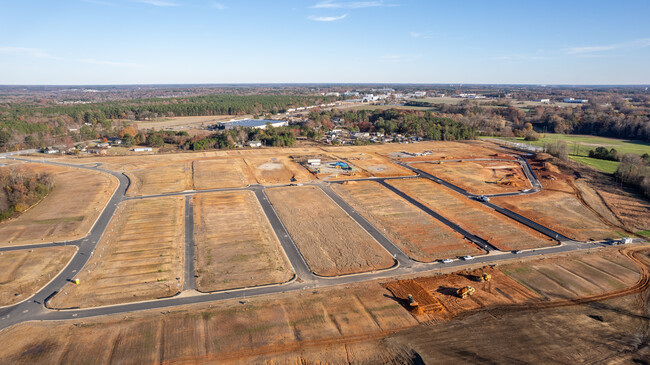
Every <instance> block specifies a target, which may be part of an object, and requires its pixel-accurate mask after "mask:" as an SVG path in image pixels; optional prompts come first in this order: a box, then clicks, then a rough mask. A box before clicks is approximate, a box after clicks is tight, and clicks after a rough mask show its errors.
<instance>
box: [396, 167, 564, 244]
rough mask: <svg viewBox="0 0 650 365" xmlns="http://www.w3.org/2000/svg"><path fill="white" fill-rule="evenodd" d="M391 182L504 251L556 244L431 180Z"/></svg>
mask: <svg viewBox="0 0 650 365" xmlns="http://www.w3.org/2000/svg"><path fill="white" fill-rule="evenodd" d="M388 183H389V184H391V185H392V186H394V187H396V188H397V189H399V190H401V191H403V192H404V193H406V194H408V195H410V196H411V197H413V198H415V199H417V200H418V201H420V202H422V203H423V204H425V205H427V206H428V207H429V208H431V209H432V210H434V211H435V212H437V213H438V214H440V215H442V216H444V217H445V218H447V219H449V220H450V221H452V222H454V223H456V224H458V225H459V226H461V227H462V228H464V229H466V230H467V231H469V232H471V233H473V234H475V235H477V236H479V237H482V238H483V239H484V240H486V241H488V242H489V243H490V244H492V245H494V246H495V247H497V248H498V249H500V250H502V251H510V250H522V249H530V248H538V247H546V246H553V245H554V244H555V241H552V240H550V239H548V238H546V237H545V236H543V235H542V234H541V233H538V232H536V231H534V230H532V229H530V228H528V227H526V226H524V225H523V224H521V223H518V222H516V221H513V220H511V219H509V218H507V217H505V216H503V215H501V214H499V213H497V212H495V211H494V210H492V209H490V208H487V207H486V206H484V205H483V204H481V203H479V202H477V201H474V200H471V199H468V198H466V197H464V196H462V195H460V194H458V193H456V192H454V191H452V190H449V189H447V188H445V187H443V186H442V185H439V184H437V183H435V182H432V181H430V180H425V179H404V180H391V181H388Z"/></svg>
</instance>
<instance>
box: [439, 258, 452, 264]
mask: <svg viewBox="0 0 650 365" xmlns="http://www.w3.org/2000/svg"><path fill="white" fill-rule="evenodd" d="M451 262H454V260H452V259H444V260H442V263H443V264H448V263H451Z"/></svg>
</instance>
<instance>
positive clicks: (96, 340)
mask: <svg viewBox="0 0 650 365" xmlns="http://www.w3.org/2000/svg"><path fill="white" fill-rule="evenodd" d="M386 294H388V292H387V291H386V290H384V289H382V288H381V287H380V286H379V285H378V284H376V283H372V282H371V283H365V284H363V285H358V286H355V287H349V288H344V289H341V288H338V289H325V290H318V291H305V292H298V293H288V294H279V295H275V296H272V297H266V298H252V299H250V300H246V303H245V304H241V303H240V302H239V301H235V300H232V301H226V302H219V303H214V304H211V305H209V306H208V305H207V304H198V305H193V306H186V307H177V308H172V309H171V310H169V311H164V313H165V314H161V312H160V310H152V311H148V312H138V313H133V314H127V315H124V314H120V315H114V316H105V317H99V318H88V319H80V320H73V321H63V322H31V323H24V324H21V325H18V326H15V327H12V328H10V329H8V330H6V331H2V332H0V341H2V343H3V346H2V347H0V363H4V364H35V363H39V364H41V363H44V364H46V363H65V364H78V363H89V362H90V363H136V364H143V363H160V362H166V361H167V362H183V363H215V362H218V363H219V364H241V363H301V362H305V361H306V362H317V361H318V362H323V361H326V362H328V363H346V362H347V361H351V362H354V363H363V362H364V361H365V362H366V363H367V362H371V363H391V362H393V363H403V361H397V360H396V356H400V355H399V354H397V355H396V354H394V353H392V352H391V350H390V349H386V348H382V347H381V346H380V344H379V340H380V339H381V338H383V337H385V336H387V335H389V334H392V333H395V332H397V331H399V330H402V329H405V328H409V327H412V326H414V325H417V321H416V320H415V319H414V318H413V317H412V316H411V315H410V314H409V313H408V312H407V311H405V310H404V309H402V307H401V306H400V305H399V304H398V303H397V302H395V301H394V300H392V299H390V298H388V297H387V296H386Z"/></svg>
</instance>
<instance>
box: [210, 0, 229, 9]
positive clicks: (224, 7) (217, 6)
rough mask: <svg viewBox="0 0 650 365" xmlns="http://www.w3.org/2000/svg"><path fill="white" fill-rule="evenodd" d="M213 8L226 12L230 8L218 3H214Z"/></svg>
mask: <svg viewBox="0 0 650 365" xmlns="http://www.w3.org/2000/svg"><path fill="white" fill-rule="evenodd" d="M212 7H213V8H215V9H217V10H226V9H228V7H227V6H225V5H224V4H222V3H217V2H214V1H213V2H212Z"/></svg>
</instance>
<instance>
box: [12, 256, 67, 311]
mask: <svg viewBox="0 0 650 365" xmlns="http://www.w3.org/2000/svg"><path fill="white" fill-rule="evenodd" d="M75 251H76V249H75V247H74V246H63V247H47V248H38V249H33V250H32V249H25V250H19V251H7V252H0V307H1V306H5V305H10V304H14V303H18V302H20V301H23V300H25V299H27V298H29V297H30V296H31V295H33V294H34V293H36V291H38V289H40V288H42V287H43V286H45V284H47V283H48V282H49V281H50V280H51V279H52V278H54V277H55V276H56V275H57V274H58V273H59V271H61V270H62V269H63V268H64V267H65V265H66V264H67V263H68V261H69V260H70V258H71V257H72V255H73V254H74V253H75ZM17 294H18V295H17Z"/></svg>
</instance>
